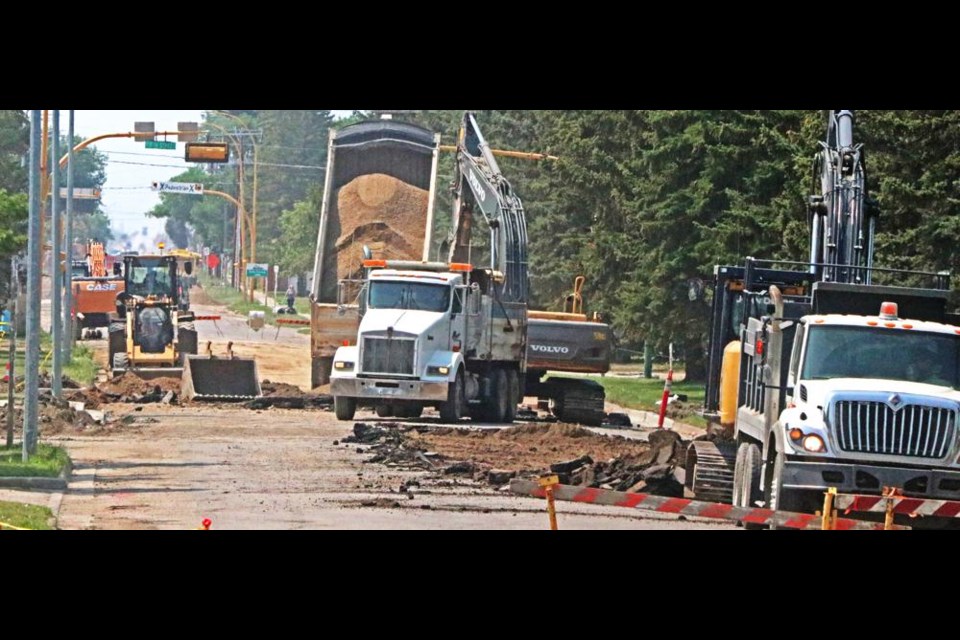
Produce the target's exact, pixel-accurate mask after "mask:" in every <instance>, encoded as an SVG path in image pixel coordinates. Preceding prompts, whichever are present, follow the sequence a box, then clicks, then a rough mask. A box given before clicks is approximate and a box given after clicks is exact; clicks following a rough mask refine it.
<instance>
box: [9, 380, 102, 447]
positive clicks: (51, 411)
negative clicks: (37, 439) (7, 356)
mask: <svg viewBox="0 0 960 640" xmlns="http://www.w3.org/2000/svg"><path fill="white" fill-rule="evenodd" d="M39 400H40V403H39V411H38V417H37V423H38V429H39V431H40V436H41V437H43V436H51V435H56V434H59V433H63V432H65V431H67V432H80V431H83V432H88V433H89V432H96V431H99V430H100V429H102V428H103V425H101V424H99V423H98V422H97V421H96V420H95V419H94V418H93V417H92V416H91V415H90V414H88V413H87V412H86V411H75V410H74V409H72V408H71V407H70V404H69V402H67V401H66V400H58V399H56V398H54V397H53V396H51V395H50V393H49V392H46V391H44V392H41V393H40V396H39ZM6 424H7V408H6V407H4V408H2V409H0V428H6ZM22 431H23V409H22V408H21V407H17V408H16V409H15V414H14V432H15V433H17V434H19V433H21V432H22ZM18 437H19V436H18Z"/></svg>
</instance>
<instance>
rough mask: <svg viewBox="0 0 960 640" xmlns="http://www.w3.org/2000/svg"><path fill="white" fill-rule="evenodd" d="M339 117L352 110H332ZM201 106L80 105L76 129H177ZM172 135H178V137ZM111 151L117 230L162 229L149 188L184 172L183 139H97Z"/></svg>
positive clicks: (110, 210)
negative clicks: (148, 142) (138, 125)
mask: <svg viewBox="0 0 960 640" xmlns="http://www.w3.org/2000/svg"><path fill="white" fill-rule="evenodd" d="M333 113H334V114H335V115H336V116H337V117H342V116H347V115H350V113H351V111H349V110H347V111H334V112H333ZM202 114H203V111H202V110H199V109H196V110H183V111H160V110H155V111H149V110H139V111H91V110H77V111H76V112H75V115H74V128H75V133H76V135H78V136H80V137H83V138H90V137H93V136H96V135H100V134H103V133H120V132H125V131H133V123H134V122H153V123H155V125H156V130H157V131H174V130H176V128H177V123H178V122H201V121H202V118H201V115H202ZM60 127H61V133H62V135H66V134H67V112H66V111H63V112H61V114H60ZM172 140H174V141H176V139H175V138H172ZM94 146H95V147H96V148H97V150H99V151H101V152H103V153H104V155H106V157H107V182H106V184H105V185H104V188H103V200H102V201H103V210H104V212H106V214H107V215H108V216H109V217H110V220H111V222H112V224H113V227H114V229H115V230H117V231H122V232H127V233H129V232H132V231H134V230H140V229H142V228H143V227H144V226H146V227H149V229H150V234H151V235H153V234H154V233H157V232H161V231H163V225H164V221H163V220H158V219H156V218H148V217H147V216H146V215H145V213H146V212H147V211H149V210H150V209H152V208H153V207H154V206H155V205H157V204H158V203H159V202H160V196H159V194H157V193H154V192H153V191H151V190H150V183H151V182H153V181H154V180H169V179H170V178H172V177H173V176H175V175H177V174H179V173H183V172H184V171H186V170H187V169H188V168H189V167H190V166H193V165H190V164H188V163H186V162H184V160H183V144H182V143H179V144H177V149H176V151H159V150H157V151H155V150H152V149H146V148H144V143H142V142H135V141H134V140H132V139H130V138H115V139H109V140H101V141H100V142H97V143H96V144H95V145H94Z"/></svg>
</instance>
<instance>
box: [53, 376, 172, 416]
mask: <svg viewBox="0 0 960 640" xmlns="http://www.w3.org/2000/svg"><path fill="white" fill-rule="evenodd" d="M179 395H180V379H179V378H155V379H153V380H143V379H142V378H139V377H137V375H136V374H134V373H131V372H130V371H126V372H124V373H123V374H121V375H119V376H114V377H113V378H111V379H110V380H108V381H106V382H101V383H100V384H98V385H96V386H95V387H94V388H92V389H84V390H83V391H81V392H80V393H79V394H75V395H74V397H73V398H71V399H73V400H78V401H80V402H85V403H86V404H87V408H91V409H94V408H97V407H100V406H101V405H104V404H110V403H113V402H132V403H135V404H146V403H150V402H164V403H169V404H176V403H177V399H178V397H179Z"/></svg>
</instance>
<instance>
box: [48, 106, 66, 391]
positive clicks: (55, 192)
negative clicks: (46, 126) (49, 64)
mask: <svg viewBox="0 0 960 640" xmlns="http://www.w3.org/2000/svg"><path fill="white" fill-rule="evenodd" d="M50 149H51V155H50V177H51V189H50V211H51V224H50V245H51V246H52V247H53V249H52V250H51V252H50V253H51V254H52V255H51V258H52V260H51V261H50V263H51V264H50V268H51V269H52V270H53V287H52V290H51V292H50V335H51V337H52V338H53V345H52V346H51V347H50V348H51V357H52V361H53V366H52V367H51V369H52V371H51V381H50V390H51V392H52V393H53V397H54V398H61V397H63V353H62V351H61V349H62V348H63V332H62V329H63V311H62V309H61V305H62V303H63V271H61V270H60V244H61V240H60V236H61V235H62V233H63V229H61V228H60V164H59V162H57V161H58V160H59V159H60V109H54V110H53V144H52V145H51V146H50Z"/></svg>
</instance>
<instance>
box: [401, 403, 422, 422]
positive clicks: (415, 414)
mask: <svg viewBox="0 0 960 640" xmlns="http://www.w3.org/2000/svg"><path fill="white" fill-rule="evenodd" d="M398 408H399V409H400V410H399V411H397V417H398V418H412V419H414V420H416V419H417V418H419V417H420V416H422V415H423V405H420V404H408V405H405V406H402V407H398Z"/></svg>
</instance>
